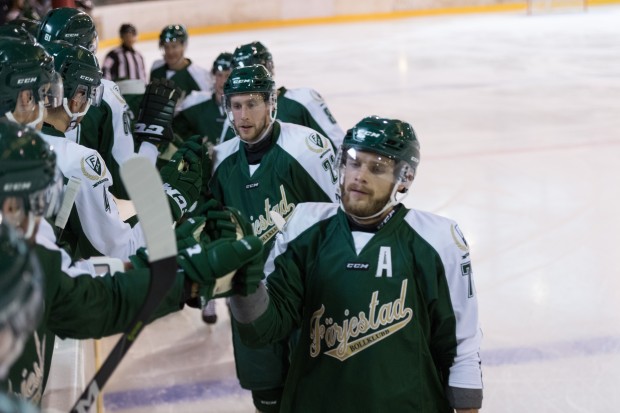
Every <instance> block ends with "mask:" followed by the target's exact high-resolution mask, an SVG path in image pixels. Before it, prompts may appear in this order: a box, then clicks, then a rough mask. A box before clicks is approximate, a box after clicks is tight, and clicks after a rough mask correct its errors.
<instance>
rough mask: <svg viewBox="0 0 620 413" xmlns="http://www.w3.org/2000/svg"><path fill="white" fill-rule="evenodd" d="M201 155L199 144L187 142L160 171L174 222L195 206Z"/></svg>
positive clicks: (200, 181)
mask: <svg viewBox="0 0 620 413" xmlns="http://www.w3.org/2000/svg"><path fill="white" fill-rule="evenodd" d="M201 154H202V151H201V146H200V145H199V144H197V143H195V142H191V141H187V142H185V143H184V144H183V146H181V147H180V148H179V150H178V151H177V152H176V153H175V154H174V155H173V156H172V159H170V161H169V162H168V163H167V164H166V165H164V166H163V167H162V168H161V170H160V174H161V179H162V181H164V191H165V192H166V195H168V200H169V201H170V209H171V211H172V218H173V219H174V221H175V222H178V221H179V219H180V218H181V217H182V216H183V214H184V213H186V212H187V211H191V210H192V209H193V208H194V207H195V206H196V201H197V200H198V195H199V194H200V187H201V186H202V160H201Z"/></svg>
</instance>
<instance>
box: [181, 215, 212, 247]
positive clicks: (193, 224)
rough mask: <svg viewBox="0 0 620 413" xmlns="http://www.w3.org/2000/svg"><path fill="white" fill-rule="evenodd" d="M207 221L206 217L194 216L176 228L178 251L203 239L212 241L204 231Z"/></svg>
mask: <svg viewBox="0 0 620 413" xmlns="http://www.w3.org/2000/svg"><path fill="white" fill-rule="evenodd" d="M206 221H207V219H206V218H204V217H192V218H188V219H187V220H186V221H185V222H183V223H182V224H181V225H179V226H178V227H176V228H175V230H174V233H175V236H176V239H177V250H178V251H181V250H184V249H186V248H189V247H192V246H194V245H196V244H198V243H199V242H201V241H210V240H209V238H208V236H207V234H206V233H205V232H204V227H205V222H206Z"/></svg>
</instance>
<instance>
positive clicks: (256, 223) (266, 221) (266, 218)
mask: <svg viewBox="0 0 620 413" xmlns="http://www.w3.org/2000/svg"><path fill="white" fill-rule="evenodd" d="M280 197H281V198H280V201H279V202H278V203H277V204H276V205H274V206H271V202H269V198H265V215H262V214H261V215H259V216H258V218H257V219H254V217H250V219H251V220H253V222H252V229H253V230H254V234H255V235H256V236H257V237H259V238H260V239H261V241H263V244H265V243H267V241H269V240H270V239H271V238H272V237H273V236H274V235H276V234H277V233H278V228H277V227H276V226H275V223H274V222H273V220H272V219H271V214H269V211H275V212H277V213H278V214H280V215H282V217H284V218H286V217H287V216H288V215H289V214H290V213H291V212H292V211H293V210H294V209H295V204H294V203H289V202H288V200H287V199H286V191H285V190H284V185H280Z"/></svg>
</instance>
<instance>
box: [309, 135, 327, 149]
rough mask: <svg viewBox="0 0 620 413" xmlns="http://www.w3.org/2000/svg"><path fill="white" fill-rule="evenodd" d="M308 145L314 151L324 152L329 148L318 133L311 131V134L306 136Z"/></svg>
mask: <svg viewBox="0 0 620 413" xmlns="http://www.w3.org/2000/svg"><path fill="white" fill-rule="evenodd" d="M306 146H307V147H308V149H310V150H311V151H312V152H316V153H322V152H325V151H326V150H327V145H326V144H325V141H324V140H323V138H322V137H321V135H319V134H318V133H311V134H310V135H308V136H306Z"/></svg>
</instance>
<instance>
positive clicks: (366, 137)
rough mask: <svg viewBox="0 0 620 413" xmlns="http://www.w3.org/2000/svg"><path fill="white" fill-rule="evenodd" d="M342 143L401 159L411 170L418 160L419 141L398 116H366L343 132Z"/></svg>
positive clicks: (414, 167)
mask: <svg viewBox="0 0 620 413" xmlns="http://www.w3.org/2000/svg"><path fill="white" fill-rule="evenodd" d="M342 146H343V147H345V148H347V149H348V148H355V149H357V150H360V151H364V152H373V153H378V154H380V155H384V156H387V157H388V158H390V159H394V160H395V161H404V162H406V163H408V164H409V166H411V168H412V169H413V171H414V172H415V170H416V169H417V168H418V164H419V163H420V143H419V142H418V139H417V138H416V136H415V132H414V131H413V128H412V127H411V125H410V124H409V123H407V122H403V121H401V120H398V119H385V118H380V117H378V116H368V117H365V118H364V119H362V120H361V121H359V122H358V123H357V124H356V125H355V126H354V127H353V128H351V129H349V130H348V131H347V134H346V135H345V137H344V140H343V142H342Z"/></svg>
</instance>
